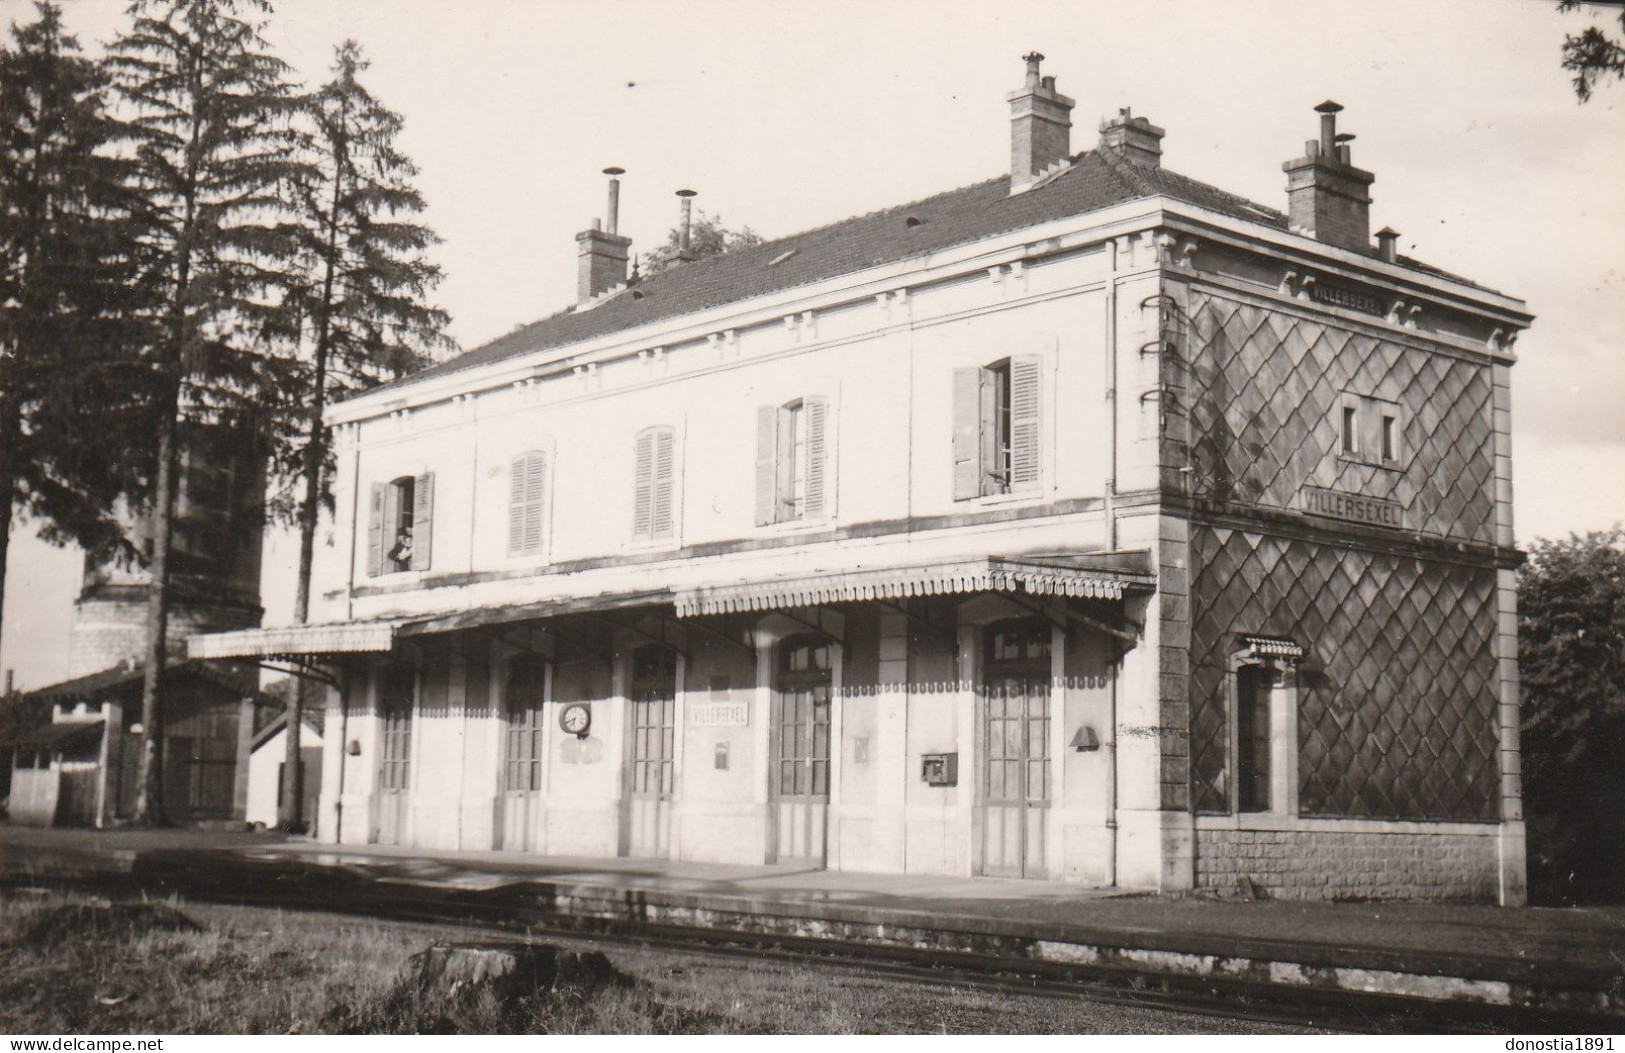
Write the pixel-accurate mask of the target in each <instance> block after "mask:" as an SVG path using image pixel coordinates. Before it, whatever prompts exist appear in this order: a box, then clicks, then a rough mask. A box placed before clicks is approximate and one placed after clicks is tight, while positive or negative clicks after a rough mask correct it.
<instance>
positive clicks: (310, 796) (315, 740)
mask: <svg viewBox="0 0 1625 1053" xmlns="http://www.w3.org/2000/svg"><path fill="white" fill-rule="evenodd" d="M299 755H300V762H301V764H302V765H303V767H304V769H305V778H304V794H303V798H304V800H303V802H302V807H301V811H302V813H303V816H304V827H305V830H306V831H307V832H309V833H310V834H313V835H314V834H315V833H316V817H317V808H316V802H317V798H318V797H319V796H320V794H321V789H322V728H321V725H320V724H319V723H317V722H316V721H314V720H310V719H307V720H305V722H304V732H303V734H301V735H300V736H299ZM287 761H288V713H287V711H286V710H284V711H283V712H281V713H278V714H277V715H276V716H275V717H274V718H273V719H272V720H271V722H270V723H268V724H266V725H265V726H264V727H263V728H261V729H260V730H259V731H258V732H256V733H255V734H254V744H253V747H252V749H251V751H250V753H249V757H248V822H249V825H251V826H253V825H256V824H258V825H262V826H264V827H265V828H267V829H270V828H271V827H274V826H276V825H277V811H278V808H277V803H278V802H279V801H281V800H282V793H283V786H284V785H285V780H286V779H287Z"/></svg>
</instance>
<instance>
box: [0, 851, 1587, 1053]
mask: <svg viewBox="0 0 1625 1053" xmlns="http://www.w3.org/2000/svg"><path fill="white" fill-rule="evenodd" d="M258 876H259V877H261V878H262V880H251V881H244V880H242V878H243V877H244V873H243V871H242V870H240V869H237V868H233V867H229V866H225V867H221V866H213V867H211V866H206V865H203V864H190V865H185V864H183V865H169V866H166V867H165V868H163V869H161V870H160V869H157V868H153V869H152V870H151V871H150V872H148V873H141V872H139V870H138V871H137V872H134V873H128V874H108V873H101V874H93V875H87V876H82V877H78V878H57V879H50V878H45V877H43V876H40V877H33V878H23V877H21V876H18V875H13V876H8V877H4V878H0V883H3V884H7V885H11V886H14V887H15V886H17V885H22V884H28V885H33V886H36V887H38V886H40V885H46V886H57V887H69V888H74V889H78V890H84V891H94V892H97V893H99V894H102V895H108V896H113V897H124V896H131V895H153V894H158V895H171V894H173V895H177V896H180V897H183V898H186V899H192V900H197V901H200V902H211V903H222V904H234V905H242V906H259V907H277V908H281V909H288V910H305V911H313V912H326V913H335V914H343V915H349V916H359V917H369V918H377V919H380V920H389V921H400V922H412V923H416V924H420V925H427V926H433V927H440V928H447V929H450V928H453V927H459V928H461V929H462V930H463V931H465V932H466V930H467V929H469V928H474V929H478V930H480V931H482V932H492V933H502V934H505V935H507V936H510V937H516V938H521V939H525V940H541V939H555V940H557V939H563V940H570V941H579V942H586V943H591V944H598V945H601V946H606V947H616V946H619V947H638V948H646V949H650V950H656V951H667V952H671V953H677V954H682V955H685V956H694V955H700V956H705V957H709V958H713V959H754V960H763V959H766V960H770V961H775V962H780V963H784V964H797V965H823V966H828V967H831V968H841V969H847V970H861V971H863V972H866V973H869V974H872V975H875V976H880V977H885V978H887V979H892V980H897V981H909V982H916V983H922V984H931V985H940V986H952V987H960V988H972V989H975V990H979V991H984V992H988V993H994V994H998V993H1020V994H1023V995H1027V996H1030V997H1040V998H1051V999H1057V1000H1086V1001H1092V1002H1098V1003H1104V1004H1110V1005H1117V1006H1123V1007H1132V1008H1139V1009H1147V1010H1160V1011H1164V1012H1174V1013H1181V1014H1188V1015H1200V1016H1206V1017H1214V1018H1220V1019H1227V1020H1235V1021H1246V1022H1252V1023H1262V1024H1272V1025H1277V1026H1286V1027H1308V1028H1315V1029H1320V1030H1326V1031H1335V1032H1343V1033H1351V1034H1401V1033H1403V1034H1417V1033H1480V1034H1497V1033H1526V1034H1527V1033H1545V1032H1565V1033H1571V1034H1572V1033H1585V1032H1588V1031H1589V1032H1592V1033H1597V1032H1598V1030H1599V1029H1602V1030H1607V1031H1612V1030H1614V1029H1615V1028H1616V1027H1617V1021H1610V1020H1607V1019H1599V1018H1597V1017H1596V1016H1594V1015H1593V1014H1588V1013H1581V1012H1573V1011H1561V1012H1559V1011H1551V1010H1530V1009H1525V1008H1522V1007H1508V1006H1491V1005H1479V1004H1467V1003H1460V1002H1442V1001H1426V1000H1422V999H1419V998H1409V997H1398V996H1389V995H1377V994H1350V993H1349V992H1347V991H1335V990H1318V989H1315V988H1312V987H1308V988H1306V987H1293V988H1284V987H1282V986H1279V985H1275V984H1271V983H1267V982H1261V981H1257V980H1249V979H1245V978H1222V979H1220V978H1213V977H1196V976H1177V975H1170V974H1166V973H1152V972H1149V971H1135V970H1132V969H1126V968H1123V967H1122V966H1116V965H1073V964H1061V963H1054V962H1044V961H1036V960H1031V959H1016V958H1010V957H1001V956H995V955H990V954H989V955H983V954H976V953H970V952H962V951H941V950H937V949H916V948H910V947H906V946H901V945H897V944H883V945H882V944H872V943H864V942H852V941H837V940H833V939H827V938H815V937H797V936H784V935H778V934H764V933H754V932H748V931H739V930H730V929H702V928H693V927H687V926H675V925H669V924H662V923H660V922H659V921H655V920H633V921H627V920H620V919H612V918H604V917H595V916H592V915H581V914H562V913H558V912H553V911H549V910H547V909H545V907H543V906H539V905H538V904H537V902H536V900H535V897H533V896H530V895H527V893H526V890H525V888H524V887H523V885H511V886H499V887H498V888H495V889H487V890H473V891H471V890H468V889H452V888H432V889H424V888H422V887H421V886H414V885H411V884H407V883H393V882H387V881H378V882H375V881H373V880H371V879H370V878H367V879H362V878H354V879H353V880H352V881H351V882H349V883H346V882H344V881H336V882H335V881H333V880H332V878H333V873H332V872H331V871H328V872H327V873H325V874H323V875H321V877H322V878H325V879H326V880H321V881H311V880H300V878H301V877H302V875H298V874H295V875H291V877H292V878H293V879H292V880H289V879H288V878H289V877H290V875H287V874H280V875H275V876H272V877H271V879H270V880H263V878H264V877H266V875H258Z"/></svg>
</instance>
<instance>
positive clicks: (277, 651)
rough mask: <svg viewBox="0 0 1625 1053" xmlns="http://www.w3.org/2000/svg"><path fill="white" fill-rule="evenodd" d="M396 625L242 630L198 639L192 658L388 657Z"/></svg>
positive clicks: (192, 643)
mask: <svg viewBox="0 0 1625 1053" xmlns="http://www.w3.org/2000/svg"><path fill="white" fill-rule="evenodd" d="M399 624H400V623H399V622H395V621H378V622H339V623H336V624H333V625H294V626H288V627H287V628H282V629H238V630H237V631H235V632H229V633H210V634H209V635H207V636H194V637H192V638H191V639H190V640H188V641H187V643H186V654H187V657H188V658H280V657H305V656H311V655H325V654H385V653H387V652H388V651H389V649H390V647H391V646H392V645H393V644H394V642H395V628H396V626H397V625H399Z"/></svg>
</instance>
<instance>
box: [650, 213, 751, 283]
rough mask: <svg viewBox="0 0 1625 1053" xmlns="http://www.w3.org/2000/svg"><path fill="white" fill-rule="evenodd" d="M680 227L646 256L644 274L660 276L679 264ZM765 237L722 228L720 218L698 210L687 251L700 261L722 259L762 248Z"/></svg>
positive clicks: (747, 230) (742, 229)
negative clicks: (729, 254)
mask: <svg viewBox="0 0 1625 1053" xmlns="http://www.w3.org/2000/svg"><path fill="white" fill-rule="evenodd" d="M682 236H683V231H682V228H681V227H673V228H672V229H671V230H670V231H668V232H667V234H666V243H665V244H664V245H661V246H659V247H658V248H654V249H651V250H649V251H648V252H646V253H644V254H643V273H645V274H658V273H660V272H661V271H663V270H665V269H666V268H668V267H670V266H672V265H673V264H675V263H676V262H677V253H678V247H679V246H680V245H681V244H682ZM761 243H762V236H761V235H760V234H758V233H756V232H755V231H754V230H751V229H750V228H749V227H740V228H739V229H738V230H730V229H729V228H728V227H726V226H724V225H723V222H722V217H721V216H710V215H707V214H706V213H704V212H702V211H696V212H695V215H694V221H693V223H691V224H690V225H689V239H688V249H689V252H690V253H691V254H693V255H694V257H695V258H697V259H704V258H705V257H707V256H719V255H721V254H722V253H724V252H732V251H733V250H734V249H748V248H750V247H751V246H752V245H760V244H761Z"/></svg>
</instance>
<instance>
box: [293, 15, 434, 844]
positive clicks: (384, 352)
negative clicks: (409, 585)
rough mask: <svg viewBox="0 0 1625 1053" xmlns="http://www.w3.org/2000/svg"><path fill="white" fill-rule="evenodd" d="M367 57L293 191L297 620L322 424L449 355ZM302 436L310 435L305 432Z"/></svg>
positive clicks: (319, 105)
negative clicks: (352, 401)
mask: <svg viewBox="0 0 1625 1053" xmlns="http://www.w3.org/2000/svg"><path fill="white" fill-rule="evenodd" d="M366 68H367V62H366V60H365V59H364V58H362V55H361V47H360V45H358V44H357V43H356V42H355V41H353V40H347V41H345V42H344V43H343V44H341V45H339V47H338V48H337V49H335V55H334V63H333V79H332V80H331V81H329V82H328V83H327V84H326V85H324V86H323V87H322V88H321V89H320V90H319V91H317V92H316V93H314V94H313V95H312V96H311V97H310V98H309V99H308V100H307V106H306V111H305V112H306V115H307V117H308V119H309V121H310V123H311V124H312V125H313V126H314V127H313V131H312V132H311V133H310V135H309V138H308V155H309V157H310V159H311V161H312V164H311V166H310V168H309V170H308V172H307V173H305V176H304V177H303V178H301V179H299V180H298V181H296V182H295V184H294V190H295V193H294V202H295V209H296V211H295V213H294V217H295V218H294V225H295V228H296V229H297V231H298V238H299V242H300V257H301V260H300V262H301V270H302V271H303V273H304V280H303V281H302V282H300V283H299V284H298V285H297V286H296V287H295V288H294V290H293V296H292V297H291V300H290V306H291V307H293V309H294V310H296V311H297V313H298V315H299V317H300V318H301V319H302V320H303V330H302V332H301V334H300V344H301V348H302V350H304V351H305V352H306V353H305V354H303V355H302V356H301V365H302V370H301V374H300V377H299V383H298V384H297V385H295V386H294V387H292V388H290V389H289V390H288V395H289V396H291V401H290V403H289V404H288V406H287V413H286V414H285V419H284V425H285V430H289V429H291V434H289V436H288V441H287V442H285V443H283V444H282V445H281V451H282V453H283V456H282V458H281V461H282V469H283V473H284V474H286V475H287V476H289V477H299V478H301V479H302V481H303V483H304V497H303V499H302V500H301V501H300V503H299V513H298V519H299V571H298V581H297V585H296V593H295V599H294V620H295V621H298V622H303V621H304V620H305V619H306V617H307V616H308V615H309V612H310V577H311V568H312V565H313V562H314V556H315V545H316V528H317V523H318V521H319V519H320V516H321V510H322V508H323V507H324V506H331V504H332V486H331V482H330V480H331V478H332V456H333V451H332V443H331V441H330V433H329V431H328V429H327V427H326V425H325V424H323V422H322V413H323V411H324V410H325V409H326V408H327V406H329V405H331V404H332V403H334V402H336V401H338V400H340V399H342V398H344V397H345V396H347V395H350V394H353V393H355V392H359V391H365V390H366V389H368V388H371V387H376V386H377V385H379V384H381V383H383V382H385V381H387V380H392V379H395V378H397V377H401V376H404V375H405V374H407V373H410V372H412V371H413V370H416V369H419V368H421V367H422V366H424V365H426V364H428V362H429V361H430V357H431V354H432V352H433V351H434V350H436V349H439V348H444V347H448V346H450V340H449V339H448V338H447V337H446V335H445V327H446V323H447V322H448V320H449V319H448V317H447V315H446V313H445V312H444V311H442V310H440V309H438V308H436V307H432V306H430V305H429V304H428V302H427V297H428V295H429V293H430V291H431V290H432V289H433V288H434V287H435V286H436V285H438V284H439V282H440V269H439V268H438V267H436V266H435V265H434V264H432V263H431V262H429V260H428V259H427V258H426V256H425V252H426V251H427V250H428V249H429V248H430V247H431V246H433V245H435V244H438V243H439V241H440V239H439V238H438V237H437V236H436V235H435V233H434V232H433V231H432V230H430V229H429V228H428V227H426V226H424V225H422V224H420V223H417V222H414V217H416V216H417V215H419V214H420V213H421V212H422V211H423V207H424V204H423V197H422V195H420V194H419V193H418V191H417V189H416V188H415V187H414V186H413V184H412V180H413V177H415V176H416V175H417V167H416V166H415V165H414V164H413V163H412V160H411V158H409V157H407V156H406V155H405V154H404V153H402V152H401V150H400V149H399V147H397V146H396V143H395V140H396V136H397V135H398V134H399V133H400V130H401V118H400V115H399V114H396V113H394V112H392V111H390V110H388V109H386V108H385V107H384V106H383V105H382V104H381V103H380V102H379V101H378V100H377V99H376V98H374V97H373V96H372V94H371V93H370V92H368V91H367V89H366V88H365V87H363V86H362V84H361V82H360V80H359V79H358V75H359V74H360V73H362V72H364V71H365V70H366ZM301 426H302V427H301ZM303 702H304V695H303V693H296V694H295V696H294V704H293V709H292V713H291V716H290V719H289V724H288V736H287V757H288V760H287V768H286V770H287V771H289V772H291V773H293V775H292V778H289V779H287V780H285V781H284V788H283V797H284V799H283V801H282V804H281V818H282V825H283V826H284V827H285V828H298V827H299V826H300V825H301V822H302V817H301V815H300V805H301V802H302V801H303V785H302V775H301V763H300V756H301V754H300V749H301V731H302V729H303V726H304V720H303V718H304V705H303Z"/></svg>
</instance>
